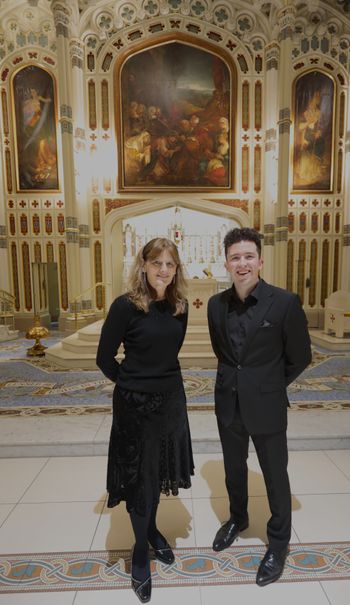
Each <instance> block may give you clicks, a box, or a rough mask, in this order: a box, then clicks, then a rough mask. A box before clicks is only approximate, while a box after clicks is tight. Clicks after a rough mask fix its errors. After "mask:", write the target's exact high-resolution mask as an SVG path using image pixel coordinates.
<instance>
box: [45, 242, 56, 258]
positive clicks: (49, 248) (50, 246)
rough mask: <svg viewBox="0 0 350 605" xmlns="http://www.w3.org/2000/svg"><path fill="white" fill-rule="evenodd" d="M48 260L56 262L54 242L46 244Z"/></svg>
mask: <svg viewBox="0 0 350 605" xmlns="http://www.w3.org/2000/svg"><path fill="white" fill-rule="evenodd" d="M46 260H47V262H48V263H53V262H55V257H54V252H53V244H52V242H47V244H46Z"/></svg>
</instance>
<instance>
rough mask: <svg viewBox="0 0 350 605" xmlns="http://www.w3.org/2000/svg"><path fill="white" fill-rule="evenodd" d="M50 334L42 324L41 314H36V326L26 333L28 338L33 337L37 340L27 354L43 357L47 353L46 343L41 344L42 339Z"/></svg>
mask: <svg viewBox="0 0 350 605" xmlns="http://www.w3.org/2000/svg"><path fill="white" fill-rule="evenodd" d="M48 335H49V331H48V329H47V328H45V326H42V325H40V317H39V315H35V316H34V326H32V327H31V328H30V329H29V330H28V331H27V333H26V338H29V339H30V338H32V339H34V340H35V343H34V345H33V346H32V347H30V348H29V349H27V355H28V356H29V357H42V356H43V355H45V349H47V347H44V345H42V344H41V342H40V339H41V338H45V337H46V336H48Z"/></svg>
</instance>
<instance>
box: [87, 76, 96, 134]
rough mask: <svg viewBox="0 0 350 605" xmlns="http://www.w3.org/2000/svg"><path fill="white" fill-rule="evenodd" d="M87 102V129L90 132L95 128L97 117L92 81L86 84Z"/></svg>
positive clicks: (94, 89)
mask: <svg viewBox="0 0 350 605" xmlns="http://www.w3.org/2000/svg"><path fill="white" fill-rule="evenodd" d="M88 100H89V127H90V128H91V130H96V128H97V115H96V86H95V82H94V81H93V80H89V82H88Z"/></svg>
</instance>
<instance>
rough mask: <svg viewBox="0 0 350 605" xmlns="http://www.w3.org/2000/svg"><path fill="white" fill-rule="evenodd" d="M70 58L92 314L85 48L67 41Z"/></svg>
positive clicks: (86, 305) (84, 278)
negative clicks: (84, 72) (84, 68)
mask: <svg viewBox="0 0 350 605" xmlns="http://www.w3.org/2000/svg"><path fill="white" fill-rule="evenodd" d="M70 57H71V66H72V98H73V115H74V132H73V135H74V136H73V143H74V157H75V159H74V165H75V183H76V209H77V215H78V228H79V256H80V266H81V267H82V268H83V271H81V280H80V286H81V293H82V299H81V301H80V302H81V310H82V311H88V310H90V309H91V310H92V306H93V305H92V296H93V292H92V290H91V288H92V287H93V285H94V284H93V281H94V280H93V270H92V267H91V254H90V221H89V202H88V181H89V179H88V175H87V173H86V167H87V165H88V159H87V148H86V138H85V99H84V90H85V82H84V74H83V65H84V45H83V43H82V42H81V41H80V40H79V39H78V38H76V39H71V41H70Z"/></svg>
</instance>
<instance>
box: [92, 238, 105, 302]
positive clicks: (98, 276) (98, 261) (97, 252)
mask: <svg viewBox="0 0 350 605" xmlns="http://www.w3.org/2000/svg"><path fill="white" fill-rule="evenodd" d="M94 265H95V282H96V283H101V282H102V246H101V242H95V244H94ZM95 293H96V307H97V309H99V310H101V309H103V306H104V289H103V286H96V291H95Z"/></svg>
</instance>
